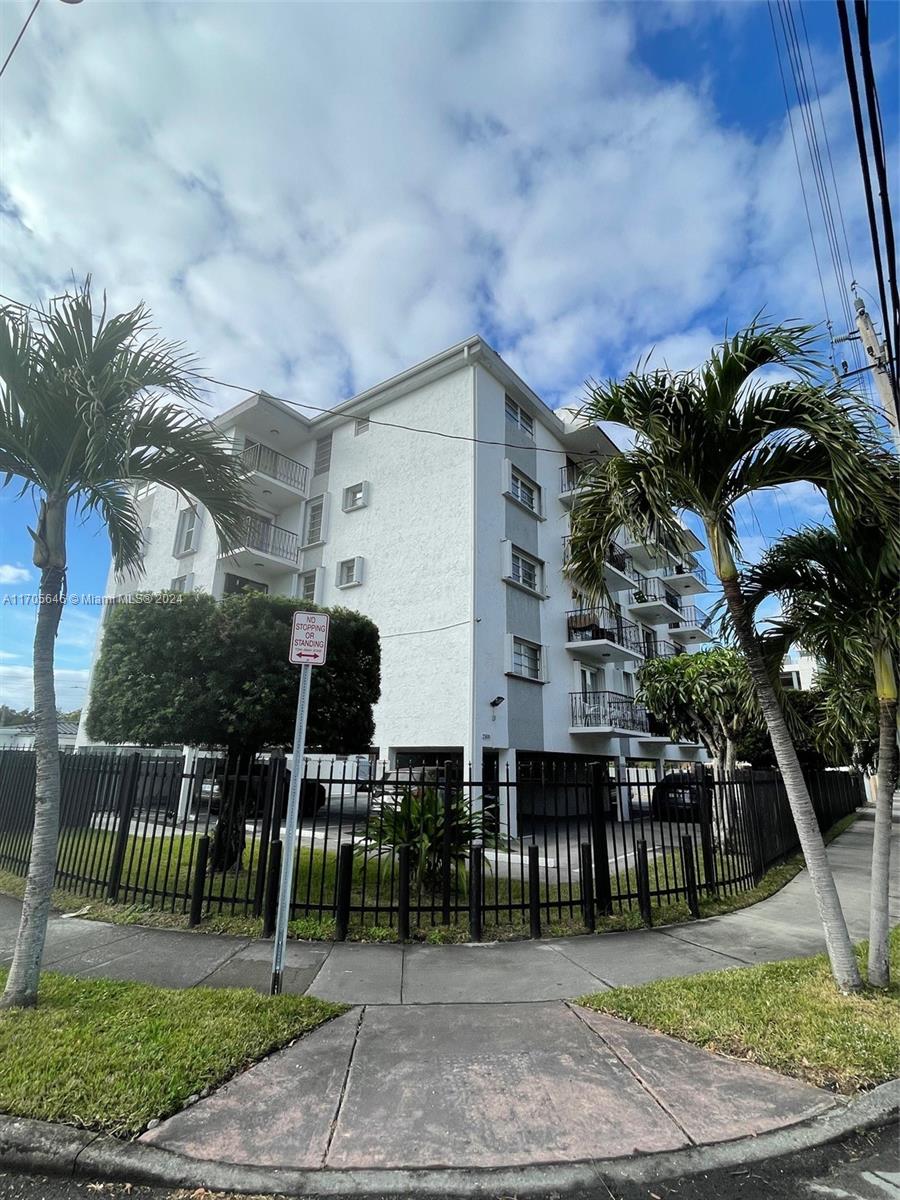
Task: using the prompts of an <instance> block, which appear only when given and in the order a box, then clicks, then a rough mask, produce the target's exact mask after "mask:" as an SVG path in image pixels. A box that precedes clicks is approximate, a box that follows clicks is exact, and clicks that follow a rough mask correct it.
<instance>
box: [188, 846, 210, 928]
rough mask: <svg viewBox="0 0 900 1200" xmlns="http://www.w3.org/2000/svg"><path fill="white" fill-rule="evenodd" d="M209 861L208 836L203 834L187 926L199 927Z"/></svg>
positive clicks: (195, 867) (195, 868)
mask: <svg viewBox="0 0 900 1200" xmlns="http://www.w3.org/2000/svg"><path fill="white" fill-rule="evenodd" d="M208 861H209V834H204V835H203V837H202V838H201V839H200V844H199V845H198V847H197V861H196V862H195V863H194V882H193V886H192V887H191V915H190V916H189V917H188V924H189V925H191V926H193V925H199V924H200V920H201V918H202V916H203V889H204V887H205V884H206V864H207V862H208Z"/></svg>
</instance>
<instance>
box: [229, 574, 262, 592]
mask: <svg viewBox="0 0 900 1200" xmlns="http://www.w3.org/2000/svg"><path fill="white" fill-rule="evenodd" d="M268 591H269V585H268V584H267V583H257V582H256V580H255V579H246V578H245V577H244V576H243V575H229V574H227V573H226V575H225V582H224V584H223V587H222V595H223V596H235V595H237V593H238V592H262V593H263V594H264V595H266V594H267V593H268Z"/></svg>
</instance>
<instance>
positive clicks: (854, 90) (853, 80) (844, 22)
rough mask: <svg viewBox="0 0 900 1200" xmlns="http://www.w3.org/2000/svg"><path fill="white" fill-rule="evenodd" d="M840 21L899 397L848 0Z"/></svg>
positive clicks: (841, 3)
mask: <svg viewBox="0 0 900 1200" xmlns="http://www.w3.org/2000/svg"><path fill="white" fill-rule="evenodd" d="M837 12H838V22H839V24H840V28H841V48H842V50H843V54H844V69H845V71H846V73H847V87H848V89H849V91H850V105H851V108H852V111H853V127H854V130H855V133H856V145H857V149H858V151H859V162H860V167H861V170H862V178H863V191H864V193H865V198H866V215H867V218H868V222H869V234H870V237H871V240H872V255H873V258H874V260H875V277H876V280H877V282H878V297H879V300H880V303H881V312H882V315H883V328H884V340H885V347H886V350H887V369H888V373H889V375H890V379H891V384H892V386H893V389H894V395H895V396H896V395H897V360H896V358H895V357H894V354H895V348H894V338H893V336H892V333H893V331H892V329H891V323H890V322H889V321H888V312H889V311H890V310H889V309H888V304H887V295H886V292H885V285H884V268H883V266H882V261H881V244H880V236H879V233H878V222H877V220H876V218H875V201H874V197H873V194H872V175H871V170H870V168H869V154H868V149H867V146H866V136H865V131H864V128H863V119H862V107H861V105H860V102H859V83H858V80H857V75H856V63H855V62H854V59H853V40H852V38H851V36H850V21H849V18H848V16H847V5H846V2H845V0H837Z"/></svg>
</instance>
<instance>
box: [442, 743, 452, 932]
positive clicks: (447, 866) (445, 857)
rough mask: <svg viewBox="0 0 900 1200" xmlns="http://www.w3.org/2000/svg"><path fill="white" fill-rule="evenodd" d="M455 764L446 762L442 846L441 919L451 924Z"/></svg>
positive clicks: (445, 923) (444, 922)
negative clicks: (451, 860) (451, 777)
mask: <svg viewBox="0 0 900 1200" xmlns="http://www.w3.org/2000/svg"><path fill="white" fill-rule="evenodd" d="M452 767H453V764H452V763H451V762H449V761H448V762H445V763H444V786H443V789H442V790H443V802H444V830H443V833H444V836H443V845H442V847H441V921H442V922H443V924H444V925H449V924H450V896H451V882H452V880H451V875H450V872H451V862H450V852H451V850H452V847H453V827H452V821H453V794H452V792H451V790H450V771H451V770H452Z"/></svg>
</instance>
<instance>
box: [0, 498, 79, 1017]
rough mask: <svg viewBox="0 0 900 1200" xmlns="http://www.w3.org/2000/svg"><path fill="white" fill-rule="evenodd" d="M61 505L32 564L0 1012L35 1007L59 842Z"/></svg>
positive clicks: (51, 511)
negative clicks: (32, 621) (10, 919)
mask: <svg viewBox="0 0 900 1200" xmlns="http://www.w3.org/2000/svg"><path fill="white" fill-rule="evenodd" d="M65 523H66V506H65V500H56V501H54V500H49V499H48V501H47V502H45V503H42V505H41V518H40V521H39V524H38V532H37V535H36V536H35V550H34V562H35V565H37V566H40V567H41V590H40V603H39V604H38V613H37V625H36V628H35V634H34V723H35V738H34V749H35V773H36V778H35V789H34V828H33V832H32V836H31V854H30V857H29V861H28V878H27V880H26V882H25V897H24V899H23V901H22V916H21V920H20V922H19V932H18V935H17V937H16V948H15V951H14V952H13V960H12V965H11V967H10V969H9V977H8V979H7V981H6V988H5V990H4V992H3V996H2V998H0V1008H33V1007H34V1005H35V1004H37V992H38V979H39V977H40V972H41V958H42V956H43V953H44V942H45V940H46V937H47V922H48V920H49V917H50V903H51V899H52V895H53V881H54V878H55V875H56V849H57V842H58V840H59V803H60V786H59V730H58V727H57V723H56V687H55V684H54V680H53V654H54V649H55V641H56V630H57V628H58V626H59V620H60V617H61V616H62V609H63V589H64V586H65V554H66V543H65V532H66V531H65Z"/></svg>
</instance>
